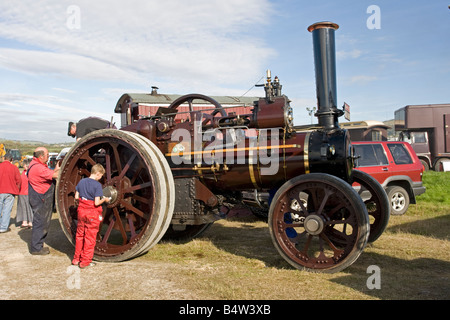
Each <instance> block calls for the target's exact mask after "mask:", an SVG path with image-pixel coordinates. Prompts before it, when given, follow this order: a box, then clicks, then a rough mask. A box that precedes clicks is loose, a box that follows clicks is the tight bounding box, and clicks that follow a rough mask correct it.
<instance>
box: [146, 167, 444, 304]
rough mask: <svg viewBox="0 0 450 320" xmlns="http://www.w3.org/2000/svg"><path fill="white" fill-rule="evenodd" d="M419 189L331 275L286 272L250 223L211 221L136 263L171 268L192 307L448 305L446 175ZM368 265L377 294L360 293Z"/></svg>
mask: <svg viewBox="0 0 450 320" xmlns="http://www.w3.org/2000/svg"><path fill="white" fill-rule="evenodd" d="M424 184H425V186H426V187H427V191H426V193H425V194H423V195H421V196H420V197H418V198H417V200H418V203H417V204H416V205H411V206H410V208H409V210H408V212H407V213H406V214H405V215H403V216H392V217H391V219H390V222H389V225H388V227H387V229H386V231H385V232H384V233H383V235H382V236H381V237H380V238H379V239H378V240H377V241H375V242H374V243H373V244H370V245H368V246H367V247H366V249H365V250H364V252H363V253H362V254H361V256H360V257H359V259H358V260H357V261H356V262H355V263H354V264H353V265H352V266H350V267H349V268H347V269H345V270H344V271H342V272H339V273H336V274H317V273H309V272H306V271H299V270H296V269H293V268H292V267H291V266H290V265H289V264H288V263H287V262H285V261H284V260H283V259H282V258H281V256H280V255H279V254H278V252H277V251H276V249H275V248H274V246H273V244H272V241H271V238H270V235H269V230H268V227H267V224H266V223H265V222H263V221H259V220H258V219H256V218H254V217H252V216H250V217H244V218H239V219H234V220H221V221H218V222H216V223H214V225H213V226H212V227H211V228H210V229H208V230H207V231H206V232H205V233H204V234H203V235H202V237H201V238H198V239H195V240H191V241H189V242H184V243H180V242H162V243H160V244H158V245H157V246H156V247H154V248H153V249H152V250H150V251H149V252H148V253H147V254H146V255H145V256H143V257H141V259H144V260H145V261H148V262H150V263H151V261H155V262H156V261H158V262H168V263H171V264H176V265H177V268H178V270H179V274H177V279H176V281H178V283H179V285H180V287H183V288H185V289H188V290H191V292H192V294H193V296H195V297H197V298H198V299H227V300H228V299H269V300H273V299H274V300H279V299H280V300H281V299H282V300H288V299H332V300H335V299H402V300H403V299H408V300H409V299H420V300H422V299H423V300H425V299H449V298H450V239H449V230H450V197H449V196H448V194H449V191H450V172H441V173H437V172H426V173H425V175H424ZM373 265H375V266H377V267H378V268H379V271H380V273H379V274H380V285H381V286H380V288H379V289H369V288H368V285H367V282H368V281H369V282H370V281H371V280H370V276H371V275H372V272H371V271H370V269H369V273H368V268H369V266H373ZM174 280H175V279H174Z"/></svg>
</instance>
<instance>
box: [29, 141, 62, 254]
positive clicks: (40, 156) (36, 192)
mask: <svg viewBox="0 0 450 320" xmlns="http://www.w3.org/2000/svg"><path fill="white" fill-rule="evenodd" d="M48 156H49V154H48V150H47V149H46V148H44V147H39V148H36V150H35V151H34V157H33V160H32V161H31V163H30V167H29V168H28V198H29V200H30V205H31V209H33V229H32V232H31V244H30V252H31V254H33V255H43V254H48V253H50V250H49V249H48V248H47V247H44V241H45V238H46V237H47V234H48V227H49V225H50V220H51V218H52V211H53V196H54V192H55V184H54V183H53V179H56V178H57V177H58V173H59V163H58V164H57V165H56V168H55V170H51V169H49V168H48V167H47V161H48Z"/></svg>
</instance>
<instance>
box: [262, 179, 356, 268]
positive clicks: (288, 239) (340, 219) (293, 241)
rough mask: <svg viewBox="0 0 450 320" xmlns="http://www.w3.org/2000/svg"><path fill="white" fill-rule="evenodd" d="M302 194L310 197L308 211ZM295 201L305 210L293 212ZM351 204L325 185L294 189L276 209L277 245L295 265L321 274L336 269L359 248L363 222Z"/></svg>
mask: <svg viewBox="0 0 450 320" xmlns="http://www.w3.org/2000/svg"><path fill="white" fill-rule="evenodd" d="M321 190H325V191H323V192H322V191H321ZM300 192H305V193H307V194H308V195H309V196H308V205H307V208H306V207H305V206H303V205H302V204H301V199H300V197H299V196H298V195H299V194H300ZM292 201H295V202H296V204H297V205H299V206H300V207H301V210H298V209H297V210H296V209H293V208H291V207H290V204H291V203H292ZM351 202H352V201H351V200H350V199H348V197H347V195H346V194H344V193H343V192H342V191H341V190H339V189H338V188H336V187H335V186H332V185H329V184H327V183H324V182H316V181H313V182H304V183H300V184H298V185H296V186H294V187H292V188H291V189H289V190H287V191H286V192H284V193H283V194H282V195H281V196H279V197H278V198H277V200H276V203H275V204H274V207H273V211H272V212H273V213H272V220H271V223H272V229H273V233H272V234H273V235H274V236H275V241H276V242H277V244H278V246H279V247H280V248H281V249H282V251H283V253H284V254H285V255H286V256H287V258H288V259H289V260H291V261H293V262H294V263H295V264H298V265H301V266H302V267H304V268H306V269H311V270H318V271H320V270H327V269H333V268H334V267H336V266H337V265H339V264H340V263H342V262H343V261H344V260H346V258H347V257H348V256H349V255H350V254H351V253H352V252H354V250H355V248H356V247H358V245H357V243H358V238H359V235H358V233H359V232H358V230H359V228H360V224H361V222H360V221H359V219H358V217H357V216H358V214H357V213H356V211H355V208H354V207H353V206H352V205H351ZM293 214H294V215H293ZM311 221H312V223H310V226H309V227H308V226H307V224H308V223H309V222H311ZM314 226H316V228H317V229H316V230H313V229H314ZM337 240H339V241H337ZM291 264H292V263H291Z"/></svg>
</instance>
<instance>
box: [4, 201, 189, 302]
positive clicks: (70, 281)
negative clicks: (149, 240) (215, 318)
mask: <svg viewBox="0 0 450 320" xmlns="http://www.w3.org/2000/svg"><path fill="white" fill-rule="evenodd" d="M15 217H16V207H15V206H14V208H13V212H12V213H11V226H10V228H11V231H10V232H8V233H5V234H0V244H1V245H0V299H5V300H17V299H32V300H41V299H45V300H55V299H58V300H61V299H63V300H64V299H69V300H77V299H88V300H89V299H121V300H127V299H165V300H178V299H195V298H196V297H195V296H193V295H192V294H191V293H190V292H187V291H185V290H183V289H180V288H179V287H178V286H177V284H176V282H175V281H173V278H174V274H176V270H175V268H174V266H171V265H170V264H165V263H157V264H155V263H149V262H148V261H144V260H142V259H140V258H135V259H133V260H131V261H126V262H121V263H101V262H98V263H97V265H96V266H94V267H91V268H87V269H83V270H81V269H79V268H78V267H76V266H72V265H71V259H72V256H73V252H74V248H73V246H72V244H71V243H70V242H69V241H68V240H67V238H66V236H65V235H64V233H63V231H62V229H61V227H60V225H59V221H58V216H57V214H56V213H55V214H54V215H53V217H52V221H51V225H50V231H49V235H48V237H47V240H46V246H48V247H49V248H50V254H49V255H45V256H33V255H31V254H30V253H29V249H28V245H29V242H30V238H31V230H30V229H21V228H19V227H18V226H16V219H15Z"/></svg>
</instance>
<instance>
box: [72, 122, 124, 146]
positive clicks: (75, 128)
mask: <svg viewBox="0 0 450 320" xmlns="http://www.w3.org/2000/svg"><path fill="white" fill-rule="evenodd" d="M108 128H115V126H114V125H113V124H112V123H111V122H109V121H107V120H104V119H101V118H97V117H88V118H84V119H81V120H80V121H78V123H74V122H69V126H68V128H67V135H68V136H70V137H72V138H76V139H77V141H78V140H80V139H81V138H82V137H84V136H85V135H87V134H88V133H91V132H93V131H96V130H100V129H108Z"/></svg>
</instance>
